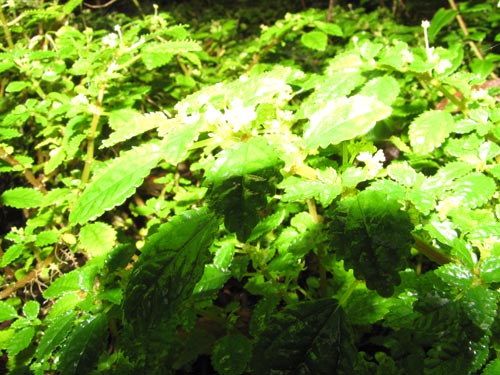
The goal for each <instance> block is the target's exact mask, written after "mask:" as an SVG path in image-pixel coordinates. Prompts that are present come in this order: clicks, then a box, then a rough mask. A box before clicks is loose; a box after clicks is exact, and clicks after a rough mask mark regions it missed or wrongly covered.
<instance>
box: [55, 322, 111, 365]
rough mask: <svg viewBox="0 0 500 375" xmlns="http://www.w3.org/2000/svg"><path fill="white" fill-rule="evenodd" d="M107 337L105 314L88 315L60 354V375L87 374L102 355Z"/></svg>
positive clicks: (68, 339)
mask: <svg viewBox="0 0 500 375" xmlns="http://www.w3.org/2000/svg"><path fill="white" fill-rule="evenodd" d="M107 337H108V320H107V318H106V315H105V314H98V315H90V316H89V315H88V316H86V317H85V318H84V320H83V321H82V322H81V323H80V324H79V325H78V326H77V327H76V328H75V329H74V330H73V332H71V334H70V335H69V337H68V338H67V340H66V341H65V343H64V345H63V346H62V348H61V352H60V362H59V364H58V370H59V372H60V373H61V374H65V375H66V374H67V375H72V374H75V375H77V374H88V373H90V371H91V370H93V369H94V366H95V365H96V363H97V360H98V359H99V356H100V355H101V354H103V351H104V348H105V345H106V343H107Z"/></svg>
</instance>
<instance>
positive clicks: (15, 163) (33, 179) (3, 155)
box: [0, 147, 47, 194]
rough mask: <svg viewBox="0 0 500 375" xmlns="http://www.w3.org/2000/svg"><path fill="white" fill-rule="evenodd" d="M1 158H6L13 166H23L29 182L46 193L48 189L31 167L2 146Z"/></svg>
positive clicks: (0, 150)
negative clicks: (26, 166)
mask: <svg viewBox="0 0 500 375" xmlns="http://www.w3.org/2000/svg"><path fill="white" fill-rule="evenodd" d="M0 159H2V160H5V161H6V162H7V163H9V164H10V165H12V166H13V167H17V166H19V167H22V168H23V173H24V177H25V178H26V180H28V182H29V183H30V184H31V185H33V187H34V188H35V189H38V190H40V191H41V192H42V193H44V194H46V193H47V190H46V189H45V186H43V184H42V183H41V182H40V181H39V180H38V179H37V178H36V177H35V175H34V174H33V172H31V169H29V168H25V167H24V165H23V164H21V163H20V162H19V161H18V160H17V159H16V158H14V157H12V156H11V155H9V153H8V152H7V151H5V149H4V148H3V147H0Z"/></svg>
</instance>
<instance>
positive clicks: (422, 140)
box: [409, 110, 454, 155]
mask: <svg viewBox="0 0 500 375" xmlns="http://www.w3.org/2000/svg"><path fill="white" fill-rule="evenodd" d="M453 129H454V120H453V117H452V116H451V114H449V113H448V112H445V111H435V110H431V111H427V112H425V113H423V114H422V115H420V116H419V117H417V118H416V119H415V120H414V121H412V123H411V124H410V130H409V136H410V144H411V146H412V148H413V151H414V152H415V153H416V154H419V155H425V154H429V153H431V152H432V151H434V149H435V148H436V147H439V146H440V145H441V144H442V143H443V142H444V141H445V140H446V139H447V138H448V136H449V135H450V133H451V132H452V131H453Z"/></svg>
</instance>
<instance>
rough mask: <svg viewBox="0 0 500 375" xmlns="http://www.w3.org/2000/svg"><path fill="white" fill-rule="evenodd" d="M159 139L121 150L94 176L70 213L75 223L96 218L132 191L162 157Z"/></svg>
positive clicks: (73, 223) (120, 202) (71, 220)
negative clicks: (120, 152)
mask: <svg viewBox="0 0 500 375" xmlns="http://www.w3.org/2000/svg"><path fill="white" fill-rule="evenodd" d="M160 151H161V149H160V147H159V146H158V144H157V143H145V144H143V145H141V146H139V147H136V148H133V149H132V150H129V151H126V152H124V153H123V154H121V155H120V156H119V157H118V158H117V159H115V160H113V161H112V162H111V163H110V164H109V165H108V166H107V167H106V168H105V169H104V170H103V171H101V172H100V173H99V174H98V175H97V176H95V177H94V178H93V179H92V181H91V182H90V184H89V185H88V186H87V187H86V188H85V190H84V191H83V194H82V195H81V197H80V198H79V199H78V200H77V201H76V204H75V206H74V207H73V210H72V211H71V213H70V215H69V221H70V223H71V224H72V225H75V224H78V223H80V224H84V223H86V222H88V221H89V220H94V219H96V218H97V217H99V216H101V215H102V214H103V213H104V212H105V211H107V210H110V209H112V208H113V207H115V206H117V205H119V204H122V203H123V202H124V201H125V199H127V198H128V197H129V196H130V195H132V194H133V193H134V191H135V189H136V188H137V187H138V186H139V185H140V184H141V183H142V181H143V179H144V178H145V177H146V176H147V175H148V174H149V172H150V171H151V169H153V168H154V167H155V166H156V165H157V164H158V162H159V160H160V159H161V157H162V155H161V152H160Z"/></svg>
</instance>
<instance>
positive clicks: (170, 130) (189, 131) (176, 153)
mask: <svg viewBox="0 0 500 375" xmlns="http://www.w3.org/2000/svg"><path fill="white" fill-rule="evenodd" d="M203 125H204V124H203V121H202V119H201V117H200V118H198V119H197V120H196V121H192V122H190V123H185V122H183V120H182V119H179V118H174V119H171V120H168V121H166V122H164V123H163V124H162V125H160V126H159V128H158V133H159V135H160V137H163V139H162V144H161V147H162V155H163V158H164V159H165V160H166V161H167V162H169V163H170V164H173V165H176V164H178V163H180V162H181V161H183V160H185V159H186V156H187V154H188V151H189V147H190V146H191V145H192V144H193V143H194V142H195V141H196V140H197V139H198V135H199V134H200V132H201V131H202V130H203Z"/></svg>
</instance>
